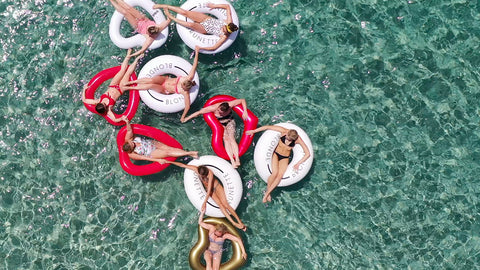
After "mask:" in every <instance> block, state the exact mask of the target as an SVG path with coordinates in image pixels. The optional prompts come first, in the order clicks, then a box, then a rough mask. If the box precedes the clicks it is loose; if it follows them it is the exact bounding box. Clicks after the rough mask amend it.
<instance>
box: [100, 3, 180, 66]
mask: <svg viewBox="0 0 480 270" xmlns="http://www.w3.org/2000/svg"><path fill="white" fill-rule="evenodd" d="M109 1H110V3H112V6H113V7H114V8H115V10H116V11H118V12H120V13H121V14H122V15H123V16H124V17H125V19H126V20H127V21H128V23H129V24H130V25H131V26H132V28H133V29H135V32H137V33H139V34H141V35H142V36H144V37H145V42H144V43H143V45H142V48H141V49H140V50H138V51H137V52H135V53H134V54H133V55H132V56H137V55H140V54H142V53H143V52H145V51H146V50H147V49H148V47H150V45H152V43H153V41H155V39H156V38H157V36H158V35H160V33H161V32H162V31H163V29H165V27H167V26H168V25H169V24H170V22H171V20H170V19H167V20H165V21H163V22H162V23H161V24H157V23H156V22H155V21H152V20H150V19H148V18H147V17H146V16H145V15H144V14H143V13H141V12H140V11H138V10H136V9H135V8H134V7H132V6H129V5H128V4H127V3H125V2H124V1H123V0H109Z"/></svg>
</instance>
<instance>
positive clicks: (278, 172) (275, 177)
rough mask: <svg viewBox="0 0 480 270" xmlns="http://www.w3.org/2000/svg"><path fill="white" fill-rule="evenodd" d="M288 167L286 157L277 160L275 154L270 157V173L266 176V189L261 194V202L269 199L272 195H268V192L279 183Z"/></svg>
mask: <svg viewBox="0 0 480 270" xmlns="http://www.w3.org/2000/svg"><path fill="white" fill-rule="evenodd" d="M287 167H288V158H285V159H282V160H280V161H279V160H278V157H277V155H276V154H273V157H272V174H271V175H270V177H268V181H267V190H266V191H265V195H264V196H263V200H262V201H263V203H266V202H267V201H271V200H272V197H271V196H270V193H272V191H273V190H274V189H275V188H276V187H277V186H278V184H280V181H281V180H282V177H283V174H284V173H285V171H286V170H287Z"/></svg>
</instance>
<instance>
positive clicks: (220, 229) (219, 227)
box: [215, 223, 227, 235]
mask: <svg viewBox="0 0 480 270" xmlns="http://www.w3.org/2000/svg"><path fill="white" fill-rule="evenodd" d="M215 230H216V231H218V232H221V233H222V235H223V234H225V233H226V232H227V226H225V224H221V223H220V224H217V225H216V226H215Z"/></svg>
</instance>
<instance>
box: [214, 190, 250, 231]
mask: <svg viewBox="0 0 480 270" xmlns="http://www.w3.org/2000/svg"><path fill="white" fill-rule="evenodd" d="M212 199H213V200H214V201H215V202H216V203H217V204H218V206H219V207H220V210H221V211H222V213H223V214H224V215H225V217H226V218H227V219H228V220H229V221H230V222H231V223H232V224H233V226H235V227H237V228H239V229H240V230H244V231H246V230H247V226H245V224H243V222H242V220H241V219H240V217H239V216H238V215H237V213H236V212H235V209H233V207H232V206H230V204H228V201H227V197H226V196H225V190H224V189H223V187H222V186H221V185H220V184H219V185H217V187H215V191H214V192H213V194H212ZM231 216H233V217H234V218H235V220H236V221H234V220H233V219H232V217H231Z"/></svg>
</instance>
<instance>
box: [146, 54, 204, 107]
mask: <svg viewBox="0 0 480 270" xmlns="http://www.w3.org/2000/svg"><path fill="white" fill-rule="evenodd" d="M191 69H192V64H190V63H189V62H188V61H187V60H185V59H183V58H181V57H178V56H175V55H160V56H157V57H155V58H153V59H152V60H150V61H148V63H146V64H145V65H144V66H143V67H142V69H141V70H140V73H139V74H138V78H139V79H141V78H152V77H154V76H157V75H166V74H173V75H175V76H177V77H178V76H187V75H188V73H190V70H191ZM193 80H194V81H195V83H196V85H194V86H192V88H190V91H189V93H190V104H192V103H193V101H194V100H195V99H196V98H197V95H198V89H199V88H200V79H199V77H198V73H197V72H195V76H193ZM139 92H140V98H141V99H142V101H143V102H144V103H145V104H146V105H147V106H148V107H150V108H151V109H153V110H155V111H158V112H162V113H175V112H179V111H182V110H183V109H185V98H184V97H183V95H182V94H170V95H164V94H161V93H158V92H156V91H154V90H146V91H139Z"/></svg>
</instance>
